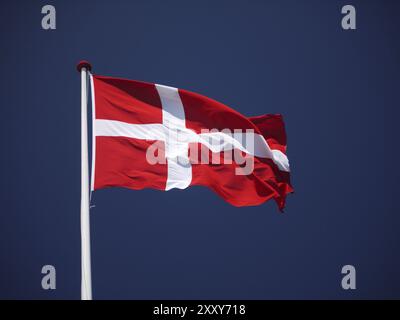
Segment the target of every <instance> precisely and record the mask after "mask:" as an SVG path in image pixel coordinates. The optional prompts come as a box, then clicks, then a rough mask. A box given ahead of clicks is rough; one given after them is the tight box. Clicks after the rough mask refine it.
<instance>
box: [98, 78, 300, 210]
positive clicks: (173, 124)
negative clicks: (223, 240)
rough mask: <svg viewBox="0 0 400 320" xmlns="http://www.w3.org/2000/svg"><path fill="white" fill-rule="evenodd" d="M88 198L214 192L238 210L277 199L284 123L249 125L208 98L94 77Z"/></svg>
mask: <svg viewBox="0 0 400 320" xmlns="http://www.w3.org/2000/svg"><path fill="white" fill-rule="evenodd" d="M90 80H91V89H92V90H91V91H92V104H93V112H92V114H93V123H92V128H93V152H92V154H93V155H92V175H91V176H92V177H91V190H98V189H101V188H106V187H125V188H129V189H135V190H138V189H143V188H154V189H159V190H170V189H173V188H178V189H185V188H187V187H189V186H191V185H201V186H206V187H208V188H211V189H212V190H213V191H214V192H216V193H217V194H218V195H219V196H221V197H222V198H223V199H224V200H226V201H227V202H229V203H230V204H232V205H234V206H251V205H259V204H261V203H263V202H265V201H267V200H269V199H272V198H273V199H274V200H275V201H276V202H277V204H278V207H279V209H281V210H283V208H284V205H285V198H286V195H287V194H288V193H290V192H292V191H293V189H292V187H291V185H290V176H289V171H290V170H289V162H288V159H287V156H286V134H285V127H284V123H283V119H282V117H281V115H262V116H258V117H245V116H243V115H242V114H240V113H239V112H237V111H235V110H233V109H231V108H229V107H227V106H225V105H224V104H222V103H219V102H217V101H215V100H212V99H210V98H207V97H205V96H202V95H199V94H196V93H193V92H189V91H186V90H182V89H177V88H173V87H168V86H164V85H159V84H151V83H146V82H140V81H133V80H126V79H120V78H112V77H104V76H99V75H90Z"/></svg>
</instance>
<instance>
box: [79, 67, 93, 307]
mask: <svg viewBox="0 0 400 320" xmlns="http://www.w3.org/2000/svg"><path fill="white" fill-rule="evenodd" d="M77 69H78V71H79V72H80V73H81V268H82V275H81V277H82V278H81V299H82V300H92V275H91V263H90V217H89V156H88V129H87V101H88V99H87V88H88V86H87V80H88V76H87V74H88V71H90V70H91V69H92V66H91V65H90V63H89V62H87V61H81V62H79V64H78V65H77Z"/></svg>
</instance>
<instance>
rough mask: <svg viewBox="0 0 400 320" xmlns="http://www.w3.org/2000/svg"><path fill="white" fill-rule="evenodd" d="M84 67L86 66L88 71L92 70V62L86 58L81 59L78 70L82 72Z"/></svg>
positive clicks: (77, 66)
mask: <svg viewBox="0 0 400 320" xmlns="http://www.w3.org/2000/svg"><path fill="white" fill-rule="evenodd" d="M82 68H86V70H87V71H91V70H92V65H91V64H90V62H88V61H86V60H81V61H79V63H78V64H77V65H76V69H77V70H78V72H81V70H82Z"/></svg>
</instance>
